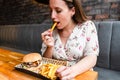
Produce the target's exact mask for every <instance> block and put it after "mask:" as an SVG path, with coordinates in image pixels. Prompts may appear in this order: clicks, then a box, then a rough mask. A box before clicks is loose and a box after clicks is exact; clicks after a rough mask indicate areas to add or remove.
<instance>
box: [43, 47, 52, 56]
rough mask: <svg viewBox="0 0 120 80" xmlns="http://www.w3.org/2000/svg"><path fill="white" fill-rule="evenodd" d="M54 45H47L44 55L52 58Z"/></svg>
mask: <svg viewBox="0 0 120 80" xmlns="http://www.w3.org/2000/svg"><path fill="white" fill-rule="evenodd" d="M52 53H53V47H47V49H46V51H45V52H44V54H43V57H47V58H52Z"/></svg>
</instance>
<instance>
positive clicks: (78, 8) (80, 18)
mask: <svg viewBox="0 0 120 80" xmlns="http://www.w3.org/2000/svg"><path fill="white" fill-rule="evenodd" d="M63 1H65V3H66V4H67V6H68V8H69V9H71V8H73V7H74V8H75V15H73V17H72V19H73V20H74V22H75V23H81V22H85V21H87V20H88V18H87V16H86V14H85V12H84V10H83V8H82V5H81V1H80V0H63Z"/></svg>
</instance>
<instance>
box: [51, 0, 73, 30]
mask: <svg viewBox="0 0 120 80" xmlns="http://www.w3.org/2000/svg"><path fill="white" fill-rule="evenodd" d="M49 3H50V5H49V6H50V9H51V18H52V20H53V21H54V22H58V24H57V28H58V29H63V28H65V27H66V26H70V25H71V23H72V22H73V21H72V16H73V15H74V14H75V10H74V8H72V9H69V8H68V6H67V5H66V3H65V2H64V1H63V0H50V2H49Z"/></svg>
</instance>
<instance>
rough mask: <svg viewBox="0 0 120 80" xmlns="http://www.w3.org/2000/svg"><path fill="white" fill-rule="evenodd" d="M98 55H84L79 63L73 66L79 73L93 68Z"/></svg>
mask: <svg viewBox="0 0 120 80" xmlns="http://www.w3.org/2000/svg"><path fill="white" fill-rule="evenodd" d="M96 61H97V56H96V55H90V56H86V57H84V58H83V59H82V60H80V61H79V62H78V63H77V64H75V65H73V66H72V67H73V68H74V69H76V71H77V72H76V73H77V74H81V73H83V72H85V71H87V70H89V69H91V68H93V67H94V66H95V64H96Z"/></svg>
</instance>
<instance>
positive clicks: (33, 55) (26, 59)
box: [23, 53, 42, 62]
mask: <svg viewBox="0 0 120 80" xmlns="http://www.w3.org/2000/svg"><path fill="white" fill-rule="evenodd" d="M37 60H42V56H41V55H40V54H39V53H29V54H27V55H25V56H24V57H23V62H34V61H37Z"/></svg>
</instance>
